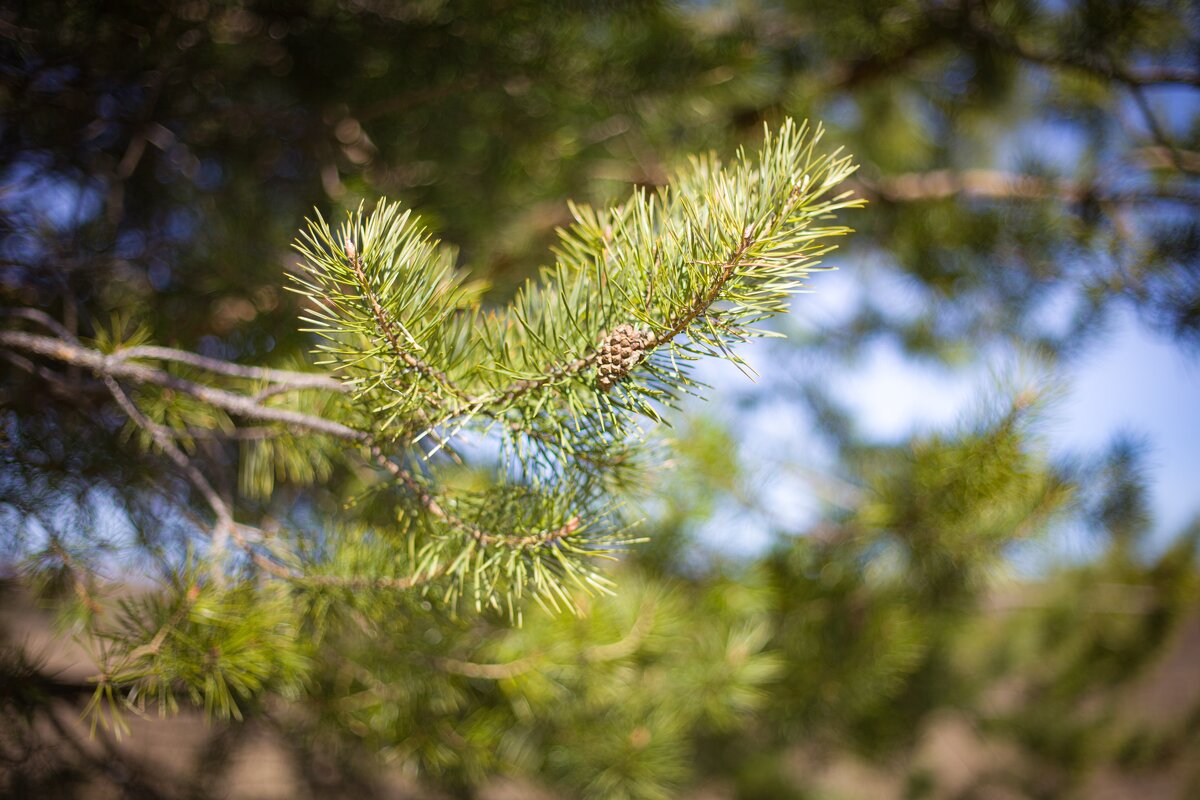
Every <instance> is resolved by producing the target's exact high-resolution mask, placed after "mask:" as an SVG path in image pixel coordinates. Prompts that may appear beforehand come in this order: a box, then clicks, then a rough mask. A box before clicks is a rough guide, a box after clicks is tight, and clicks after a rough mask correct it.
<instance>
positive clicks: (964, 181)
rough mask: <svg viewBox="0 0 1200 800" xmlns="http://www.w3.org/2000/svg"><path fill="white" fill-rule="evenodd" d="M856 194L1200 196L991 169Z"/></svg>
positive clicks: (1127, 200) (1068, 198)
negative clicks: (1106, 186)
mask: <svg viewBox="0 0 1200 800" xmlns="http://www.w3.org/2000/svg"><path fill="white" fill-rule="evenodd" d="M856 184H857V185H856V187H855V188H856V189H857V190H858V191H860V192H862V193H863V194H865V195H867V196H874V197H876V198H879V199H882V200H887V201H891V202H918V201H925V200H944V199H946V198H950V197H968V198H982V199H990V200H1060V201H1064V202H1072V203H1075V202H1081V201H1084V200H1094V201H1095V202H1097V203H1101V204H1113V205H1132V204H1142V203H1157V202H1165V203H1172V202H1174V203H1183V204H1187V205H1200V194H1197V193H1195V192H1187V191H1182V190H1178V189H1171V188H1159V187H1150V188H1147V189H1140V190H1123V191H1112V190H1106V189H1104V188H1102V187H1098V186H1093V185H1090V184H1086V183H1080V182H1078V181H1073V180H1070V179H1066V178H1045V177H1041V176H1037V175H1023V174H1017V173H1010V172H1002V171H999V170H990V169H966V170H951V169H940V170H933V171H930V172H913V173H908V174H904V175H894V176H889V177H884V178H880V179H878V180H876V181H873V182H866V181H864V180H862V179H860V180H858V181H856Z"/></svg>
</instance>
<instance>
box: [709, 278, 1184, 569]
mask: <svg viewBox="0 0 1200 800" xmlns="http://www.w3.org/2000/svg"><path fill="white" fill-rule="evenodd" d="M862 281H863V278H862V277H861V276H860V275H858V274H856V273H855V271H854V270H853V269H850V268H846V269H842V270H840V271H838V272H832V273H824V274H820V275H817V276H815V277H814V280H813V288H814V290H815V291H814V293H813V294H808V295H803V296H801V297H799V298H797V299H796V301H795V302H794V303H793V308H794V314H795V315H796V316H797V317H798V318H800V319H801V324H802V325H814V326H817V327H821V326H823V325H825V324H831V323H832V322H834V321H835V320H837V319H839V318H841V317H842V316H843V315H844V314H847V313H848V312H849V311H850V310H851V309H852V308H853V307H854V305H855V304H856V302H857V298H858V297H860V296H861V293H862V291H861V289H862ZM778 346H779V345H776V344H774V343H772V342H770V341H757V342H752V343H750V344H749V345H747V346H746V347H745V348H744V349H743V351H742V352H743V354H744V355H745V356H746V358H747V360H748V361H749V362H750V364H751V366H753V367H754V368H755V369H757V370H758V371H759V372H760V373H765V372H767V371H768V370H771V369H775V368H777V367H776V365H775V364H773V361H774V360H775V359H773V357H772V352H773V348H774V347H778ZM783 346H785V347H786V346H794V345H783ZM802 363H804V362H803V360H802ZM1014 364H1016V365H1018V368H1019V366H1020V365H1021V359H1020V358H1019V357H1016V356H1014V354H1013V353H1011V352H1001V353H997V354H995V355H994V356H992V357H988V356H986V355H985V356H984V357H983V358H981V359H980V360H979V361H978V363H973V364H971V365H968V366H965V367H962V368H959V369H952V368H946V367H941V366H936V365H932V364H929V363H926V362H916V361H913V360H912V359H909V358H907V357H906V356H905V355H904V354H903V353H902V352H901V351H900V349H899V348H898V347H897V346H895V345H893V344H889V343H887V342H886V341H881V342H880V343H878V344H876V345H873V346H872V347H871V349H870V350H869V351H868V353H867V355H866V357H865V358H863V359H862V360H861V361H859V362H856V363H855V364H853V365H849V366H846V365H836V369H834V370H833V372H832V373H831V374H830V375H829V376H828V379H827V380H828V381H829V385H831V386H832V388H833V394H834V396H835V397H836V398H837V399H838V400H840V401H841V402H843V403H844V404H845V405H846V407H847V408H848V409H849V410H850V411H852V412H853V413H854V415H855V417H856V422H857V424H858V425H859V430H860V431H861V432H862V433H863V434H865V435H867V436H869V437H871V438H873V439H878V440H880V441H897V440H901V439H904V438H906V437H907V436H909V435H910V434H912V433H913V432H919V431H928V430H934V429H944V428H948V427H952V426H953V425H955V424H956V423H957V422H959V421H960V420H969V419H971V418H972V415H973V413H974V412H975V411H976V407H977V403H978V402H979V398H980V397H981V396H986V395H987V394H988V392H989V388H990V387H991V386H993V385H994V383H995V381H996V380H997V376H1000V377H1001V379H1003V376H1004V375H1006V374H1011V373H1012V372H1013V368H1014ZM806 368H811V369H812V370H825V369H828V368H829V365H828V364H827V363H818V362H817V361H816V360H814V361H812V363H811V364H810V365H809V366H808V367H802V368H801V369H806ZM1030 371H1032V372H1034V373H1036V370H1030V369H1027V370H1026V372H1030ZM1053 374H1054V375H1055V381H1056V382H1058V383H1059V385H1060V391H1058V392H1056V393H1055V399H1054V400H1053V402H1051V403H1050V404H1049V406H1048V409H1047V413H1046V418H1045V421H1044V423H1043V425H1042V427H1041V431H1042V433H1043V435H1044V437H1045V445H1046V447H1047V448H1048V449H1049V451H1050V453H1051V454H1052V455H1055V456H1068V455H1072V454H1074V455H1081V456H1087V455H1094V454H1097V453H1099V452H1100V451H1102V450H1103V449H1104V448H1105V446H1106V445H1107V444H1108V443H1109V442H1111V441H1112V439H1113V438H1114V437H1116V436H1118V435H1122V434H1124V435H1129V436H1132V437H1134V438H1135V439H1138V440H1140V441H1141V442H1142V443H1143V444H1144V445H1145V448H1144V453H1145V466H1146V475H1147V478H1148V483H1149V491H1150V499H1151V505H1152V509H1153V512H1154V514H1155V525H1154V534H1153V536H1152V539H1151V541H1150V542H1149V546H1150V548H1151V549H1152V550H1156V549H1159V548H1161V547H1162V546H1164V545H1165V544H1166V543H1168V542H1169V541H1171V539H1172V538H1173V536H1174V535H1176V534H1177V533H1178V532H1179V531H1180V530H1181V529H1182V528H1183V527H1184V526H1185V525H1186V524H1188V523H1189V522H1190V521H1191V520H1192V519H1193V518H1194V517H1195V516H1196V515H1198V514H1200V354H1197V353H1196V352H1195V351H1192V352H1190V353H1189V352H1188V351H1187V350H1185V349H1182V348H1180V347H1179V346H1178V345H1177V344H1176V343H1173V342H1171V341H1169V340H1168V339H1166V338H1164V337H1162V336H1160V335H1158V334H1156V333H1154V332H1153V331H1150V330H1148V329H1147V328H1146V326H1144V325H1143V324H1142V323H1141V322H1139V321H1138V320H1137V319H1136V318H1135V316H1134V315H1133V314H1132V313H1131V312H1128V311H1120V312H1118V313H1116V314H1115V315H1114V317H1113V319H1112V321H1111V323H1110V324H1109V326H1108V327H1107V329H1106V330H1105V331H1104V332H1103V333H1102V334H1101V335H1099V336H1097V337H1096V338H1094V339H1093V340H1092V341H1091V342H1090V343H1089V345H1088V347H1086V348H1085V349H1084V350H1082V351H1080V352H1078V353H1076V354H1075V355H1074V356H1073V357H1072V358H1071V360H1069V361H1067V362H1066V363H1065V364H1061V365H1059V368H1057V369H1055V370H1054V372H1053ZM811 377H812V375H807V376H797V379H801V378H811ZM701 378H702V379H704V380H705V381H706V382H708V383H710V384H711V385H713V386H714V387H715V388H716V392H715V396H714V397H713V398H712V407H711V408H710V409H709V411H710V412H711V413H714V414H715V415H716V416H718V417H719V418H723V419H730V418H735V419H736V422H735V423H734V424H735V425H737V426H738V432H737V436H736V438H737V439H738V440H739V441H740V442H741V446H742V455H743V460H744V461H746V462H747V463H748V464H751V466H750V469H751V470H752V471H753V470H754V469H755V468H754V466H752V464H757V465H758V471H757V474H753V472H752V475H751V478H750V480H751V483H752V484H753V486H754V489H755V491H756V492H758V493H759V495H760V497H761V498H763V500H764V503H765V505H766V506H767V508H768V516H769V517H770V520H767V519H763V518H762V517H761V515H756V514H754V513H748V512H747V510H746V509H744V508H741V507H735V506H733V505H732V504H731V505H728V506H726V507H724V508H722V509H721V510H720V511H719V512H718V514H717V515H716V517H715V518H714V519H713V520H712V521H711V522H709V523H708V524H706V525H705V528H704V530H703V531H702V532H701V537H702V539H703V540H704V541H705V542H706V543H707V544H709V545H711V546H712V547H714V548H715V549H717V550H720V551H722V552H726V553H733V554H742V555H750V554H753V553H755V552H758V551H760V550H761V549H762V548H763V547H764V546H766V545H767V544H768V542H769V534H768V528H769V525H767V524H766V523H767V522H775V523H783V524H787V525H794V526H797V527H803V526H805V525H807V524H811V523H812V522H814V521H816V520H817V519H819V518H820V516H821V515H822V514H823V513H825V504H826V503H827V502H829V500H830V498H831V497H833V498H836V497H837V493H838V486H837V482H836V481H831V480H830V479H829V477H828V476H827V475H824V474H823V470H824V469H825V467H827V466H828V465H830V464H831V463H832V462H831V459H830V457H829V454H828V453H826V452H824V451H823V448H822V446H821V445H820V443H819V442H818V441H817V440H816V437H814V436H813V433H812V430H811V428H810V425H811V421H810V420H809V419H808V418H807V417H806V416H804V415H803V414H801V413H798V412H797V410H796V408H795V407H794V406H793V405H792V404H788V403H784V402H781V403H768V404H766V405H765V406H762V407H759V408H757V409H756V410H755V411H753V412H751V413H749V414H738V412H737V411H735V410H734V406H733V402H732V401H733V397H734V395H735V394H737V393H738V392H740V391H742V390H744V389H745V388H746V381H747V379H746V377H745V376H744V375H743V374H741V373H740V372H739V371H738V370H737V369H736V368H734V367H733V366H732V365H729V364H725V363H723V362H720V361H715V360H713V361H709V362H706V363H705V364H704V366H703V368H702V371H701ZM696 410H697V411H703V410H704V409H703V407H702V406H701V407H699V408H697V409H696ZM734 415H736V416H734ZM748 455H752V456H753V457H752V458H747V456H748ZM843 488H851V487H843ZM1090 552H1091V542H1090V541H1089V539H1088V537H1087V535H1086V533H1085V532H1082V531H1077V530H1066V529H1065V530H1063V531H1061V532H1059V534H1058V535H1056V536H1055V537H1052V538H1051V540H1049V541H1046V542H1043V543H1041V544H1040V545H1039V547H1038V549H1037V552H1036V553H1035V554H1034V556H1033V558H1032V559H1030V558H1028V557H1024V558H1023V559H1022V560H1023V562H1024V563H1023V565H1022V566H1023V567H1024V568H1026V569H1034V570H1036V569H1037V567H1038V566H1040V565H1044V563H1045V562H1046V559H1047V558H1049V559H1058V558H1065V559H1077V558H1084V557H1086V556H1087V555H1088V554H1089V553H1090Z"/></svg>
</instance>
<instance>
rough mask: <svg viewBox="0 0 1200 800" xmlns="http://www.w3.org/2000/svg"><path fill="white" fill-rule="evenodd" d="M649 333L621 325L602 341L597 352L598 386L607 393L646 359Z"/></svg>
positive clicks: (626, 324) (625, 324)
mask: <svg viewBox="0 0 1200 800" xmlns="http://www.w3.org/2000/svg"><path fill="white" fill-rule="evenodd" d="M649 339H650V334H649V332H647V331H642V330H638V329H637V328H635V327H633V326H632V325H630V324H628V323H621V324H620V325H618V326H617V327H615V328H613V329H612V330H611V331H609V332H608V333H607V334H606V335H605V336H604V338H603V339H602V340H601V341H600V347H599V349H598V350H597V352H596V355H597V358H596V385H597V386H599V387H600V390H601V391H604V392H607V391H608V390H609V389H611V388H612V387H613V386H615V385H616V383H617V381H619V380H621V379H622V378H624V377H625V376H626V375H628V374H629V373H630V371H631V370H632V369H633V368H634V367H636V366H637V365H638V364H639V363H641V361H642V359H643V358H645V357H646V343H647V341H648V340H649Z"/></svg>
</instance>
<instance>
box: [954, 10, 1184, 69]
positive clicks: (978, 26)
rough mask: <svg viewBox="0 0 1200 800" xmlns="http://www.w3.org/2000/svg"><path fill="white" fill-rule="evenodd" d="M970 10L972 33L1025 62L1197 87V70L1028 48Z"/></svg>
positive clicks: (976, 12)
mask: <svg viewBox="0 0 1200 800" xmlns="http://www.w3.org/2000/svg"><path fill="white" fill-rule="evenodd" d="M972 12H973V13H968V14H967V15H965V17H964V19H965V20H966V22H967V25H968V27H969V29H970V31H971V33H973V34H975V35H976V36H977V37H979V38H980V39H982V40H984V41H985V42H987V43H989V44H991V45H992V46H993V47H996V48H999V49H1000V50H1004V51H1005V52H1007V53H1010V54H1011V55H1014V56H1016V57H1018V58H1020V59H1022V60H1024V61H1029V62H1032V63H1035V64H1042V65H1044V66H1048V67H1066V68H1068V69H1075V70H1079V71H1082V72H1088V73H1090V74H1092V75H1096V76H1098V77H1101V78H1104V79H1106V80H1109V81H1116V82H1119V83H1124V84H1126V85H1129V86H1158V85H1169V84H1182V85H1184V86H1196V87H1200V72H1197V71H1196V70H1193V69H1188V68H1186V67H1171V66H1162V65H1157V66H1151V67H1130V66H1125V65H1122V64H1118V63H1116V62H1115V61H1113V60H1112V59H1108V58H1103V59H1099V58H1096V57H1094V56H1084V55H1078V56H1068V55H1064V54H1062V53H1052V52H1049V51H1044V50H1037V49H1036V48H1033V47H1030V46H1028V45H1026V44H1024V43H1022V42H1021V41H1020V40H1018V39H1017V38H1016V37H1014V36H1011V35H1009V34H1007V33H1006V32H1004V31H1000V30H998V29H997V28H996V27H995V26H993V24H992V23H991V21H990V20H988V19H987V18H986V17H984V16H983V15H982V13H981V12H982V9H972Z"/></svg>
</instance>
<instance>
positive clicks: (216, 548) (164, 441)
mask: <svg viewBox="0 0 1200 800" xmlns="http://www.w3.org/2000/svg"><path fill="white" fill-rule="evenodd" d="M102 378H103V380H104V385H105V386H107V387H108V391H109V393H111V394H112V396H113V399H114V400H116V401H117V405H119V406H120V407H121V410H122V411H124V412H125V415H126V416H128V417H129V418H130V419H131V420H133V422H134V424H136V425H137V426H138V427H140V428H142V429H143V430H145V431H146V432H147V433H149V434H150V436H151V437H152V438H153V439H154V442H155V444H157V445H158V446H159V448H161V449H162V451H163V452H164V453H165V454H166V455H167V458H169V459H171V460H172V461H173V462H175V466H177V467H179V469H180V471H181V472H183V474H184V475H185V476H187V479H188V480H189V481H191V483H192V485H193V486H195V487H196V489H197V490H198V491H199V492H200V494H201V495H202V496H203V497H204V499H205V501H206V502H207V503H208V505H209V507H210V508H211V509H212V511H213V513H214V514H216V516H217V527H216V528H215V529H214V530H213V532H212V537H211V538H212V550H213V552H214V553H216V554H220V552H221V551H222V549H224V545H225V542H226V541H227V540H228V538H229V535H230V534H231V533H233V532H234V529H235V523H234V521H233V513H232V512H231V511H230V510H229V506H228V505H226V503H225V501H224V500H223V499H222V498H221V495H220V494H218V493H217V490H216V489H214V488H213V486H212V484H211V483H209V481H208V478H206V477H204V473H202V472H201V471H200V470H198V469H196V466H195V465H194V464H192V462H191V459H189V458H188V457H187V454H186V453H184V452H183V450H181V449H180V448H179V445H177V444H176V443H175V441H174V440H173V439H171V438H170V437H168V436H166V435H164V434H163V432H162V431H161V430H160V428H161V426H160V425H158V424H157V423H155V422H152V421H151V420H150V419H149V418H147V417H146V415H145V414H143V413H142V412H141V409H139V408H138V407H137V406H136V405H135V404H134V402H133V401H132V400H130V399H129V395H127V394H125V390H124V389H122V388H121V385H120V384H119V383H117V381H116V379H115V378H113V377H112V376H111V375H104V376H102Z"/></svg>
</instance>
